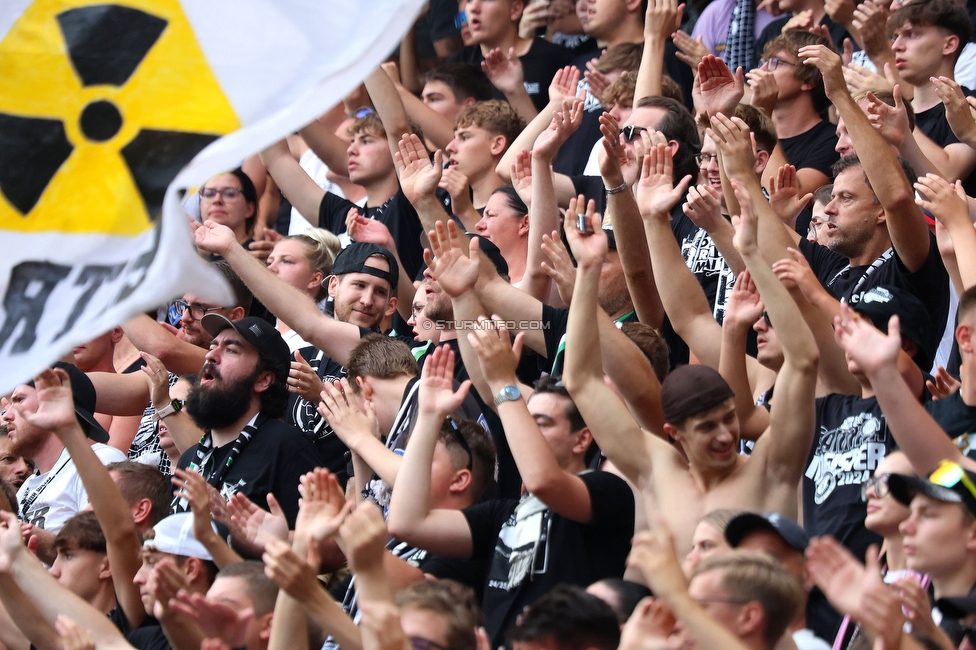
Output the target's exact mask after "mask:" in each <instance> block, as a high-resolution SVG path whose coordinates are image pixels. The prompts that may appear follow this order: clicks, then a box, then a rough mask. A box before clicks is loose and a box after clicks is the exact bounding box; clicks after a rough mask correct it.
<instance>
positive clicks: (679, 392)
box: [661, 364, 735, 424]
mask: <svg viewBox="0 0 976 650" xmlns="http://www.w3.org/2000/svg"><path fill="white" fill-rule="evenodd" d="M730 397H735V394H734V393H733V392H732V389H731V388H729V384H728V383H727V382H726V381H725V380H724V379H722V375H720V374H718V371H717V370H715V369H714V368H710V367H709V366H705V365H701V364H694V365H689V366H679V367H677V368H675V369H674V370H672V371H671V373H670V374H669V375H668V376H667V379H665V380H664V383H663V384H662V385H661V410H663V411H664V420H665V421H666V422H667V423H668V424H681V423H682V422H684V421H685V420H687V419H688V418H690V417H692V416H694V415H701V414H703V413H708V412H709V411H711V410H712V409H713V408H715V407H716V406H719V405H720V404H721V403H722V402H724V401H725V400H727V399H729V398H730Z"/></svg>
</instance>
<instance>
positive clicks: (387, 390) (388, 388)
mask: <svg viewBox="0 0 976 650" xmlns="http://www.w3.org/2000/svg"><path fill="white" fill-rule="evenodd" d="M411 379H413V377H409V376H407V375H400V376H398V377H394V378H392V379H383V380H380V381H374V382H372V385H373V395H372V396H371V397H370V401H371V402H372V404H373V409H374V410H375V412H376V422H377V424H378V425H379V428H380V433H381V434H383V436H388V435H390V431H391V430H392V429H393V421H394V420H395V419H396V416H397V412H398V411H399V410H400V406H401V405H402V404H403V398H404V393H405V392H406V390H407V384H409V383H410V380H411Z"/></svg>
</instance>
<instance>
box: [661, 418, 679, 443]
mask: <svg viewBox="0 0 976 650" xmlns="http://www.w3.org/2000/svg"><path fill="white" fill-rule="evenodd" d="M664 433H665V435H667V436H668V438H670V439H671V440H674V441H675V442H681V430H680V429H678V427H676V426H674V425H673V424H668V423H667V422H665V423H664Z"/></svg>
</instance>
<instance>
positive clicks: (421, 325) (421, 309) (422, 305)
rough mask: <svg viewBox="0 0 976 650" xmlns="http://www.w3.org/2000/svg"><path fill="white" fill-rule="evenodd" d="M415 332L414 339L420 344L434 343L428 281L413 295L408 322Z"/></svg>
mask: <svg viewBox="0 0 976 650" xmlns="http://www.w3.org/2000/svg"><path fill="white" fill-rule="evenodd" d="M407 325H409V326H410V327H411V328H412V330H413V337H414V338H415V339H417V341H419V342H420V343H424V342H426V341H434V342H435V343H436V339H435V338H433V337H434V324H433V322H432V321H431V320H430V318H428V317H427V281H426V280H424V281H423V282H422V283H421V284H420V286H419V287H418V288H417V291H416V293H414V294H413V305H411V306H410V319H409V320H407Z"/></svg>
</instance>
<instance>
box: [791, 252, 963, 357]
mask: <svg viewBox="0 0 976 650" xmlns="http://www.w3.org/2000/svg"><path fill="white" fill-rule="evenodd" d="M800 252H802V253H803V256H804V257H806V259H807V261H808V262H809V263H810V267H811V268H812V269H813V273H814V275H816V276H817V279H818V280H820V284H822V285H823V286H824V287H825V288H826V289H827V291H828V292H829V293H830V294H831V295H833V296H834V298H837V299H838V300H840V299H841V298H846V299H847V300H848V301H851V298H852V296H853V295H855V294H859V293H860V292H862V291H866V290H867V289H870V288H872V287H898V288H900V289H904V290H906V291H909V292H911V293H912V294H913V295H914V296H915V297H916V298H918V299H919V300H921V301H922V304H923V305H925V308H926V309H927V310H928V314H929V318H930V319H931V321H932V332H931V336H929V340H928V341H926V342H925V346H924V347H925V349H926V352H927V353H928V358H929V359H931V358H933V356H934V354H935V350H936V349H937V348H938V346H939V340H940V339H941V338H942V333H943V331H945V324H946V318H948V315H949V274H948V273H946V270H945V266H944V265H943V264H942V257H941V256H940V255H939V247H938V246H937V245H936V242H935V236H934V235H932V234H929V256H928V257H927V258H926V260H925V262H924V263H923V264H922V266H921V267H919V269H918V270H917V271H915V272H914V273H910V272H909V271H908V269H907V268H905V265H904V263H903V262H902V261H901V259H900V258H899V257H898V254H897V253H895V254H894V255H892V256H891V258H890V259H888V260H887V261H885V262H884V263H882V264H881V265H880V266H878V267H877V268H876V269H875V270H874V271H873V272H871V273H870V274H869V275H868V276H867V278H865V279H864V281H863V282H861V278H862V277H864V275H865V272H866V271H867V270H868V269H869V268H870V267H869V266H858V267H854V268H851V267H850V264H849V260H848V259H847V258H846V257H844V256H843V255H841V254H839V253H835V252H834V251H832V250H830V249H829V248H827V247H826V246H821V245H819V244H816V243H812V242H809V241H807V240H806V239H805V238H803V239H800ZM854 307H855V309H856V308H857V307H856V304H855V305H854Z"/></svg>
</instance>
